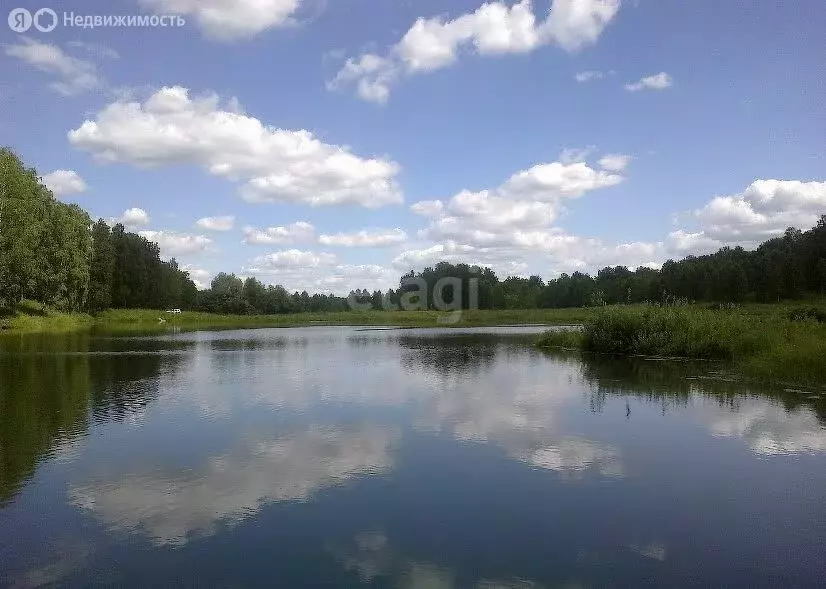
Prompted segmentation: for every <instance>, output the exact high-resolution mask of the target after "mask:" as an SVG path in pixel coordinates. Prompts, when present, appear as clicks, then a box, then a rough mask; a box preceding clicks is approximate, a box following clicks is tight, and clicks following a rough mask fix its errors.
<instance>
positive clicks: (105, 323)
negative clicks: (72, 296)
mask: <svg viewBox="0 0 826 589" xmlns="http://www.w3.org/2000/svg"><path fill="white" fill-rule="evenodd" d="M591 314H592V312H591V311H589V310H588V309H516V310H497V311H482V310H476V311H463V312H462V314H461V316H460V317H459V320H458V321H457V322H455V323H449V322H446V320H447V319H450V313H445V312H441V311H344V312H329V313H296V314H290V315H216V314H213V313H200V312H184V313H181V314H180V315H171V314H168V313H164V312H163V311H153V310H146V309H113V310H109V311H104V312H103V313H101V314H100V315H98V316H97V317H96V321H95V325H96V326H98V327H102V328H106V329H116V330H117V329H155V328H159V329H164V328H166V327H167V326H179V327H182V328H185V329H214V328H234V327H237V328H243V327H297V326H306V325H377V326H378V325H382V326H391V325H392V326H397V327H453V326H456V327H470V326H485V325H508V324H516V325H519V324H521V325H525V324H531V323H536V324H553V325H560V324H579V323H581V322H582V321H583V320H585V319H586V318H588V317H590V316H591ZM160 318H163V319H165V320H166V323H164V324H162V323H160V321H159V319H160Z"/></svg>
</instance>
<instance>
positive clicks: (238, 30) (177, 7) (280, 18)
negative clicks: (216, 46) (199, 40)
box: [141, 0, 301, 41]
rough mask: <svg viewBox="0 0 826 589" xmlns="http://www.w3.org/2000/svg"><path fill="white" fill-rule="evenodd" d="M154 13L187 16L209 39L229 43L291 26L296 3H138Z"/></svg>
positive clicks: (169, 0) (250, 0)
mask: <svg viewBox="0 0 826 589" xmlns="http://www.w3.org/2000/svg"><path fill="white" fill-rule="evenodd" d="M141 4H143V5H144V6H145V7H147V8H148V9H150V10H153V11H155V12H158V13H173V14H182V15H191V16H192V17H194V19H195V22H197V24H198V26H199V27H200V28H201V30H203V31H204V33H206V35H207V36H208V37H210V38H213V39H217V40H221V41H231V40H235V39H244V38H249V37H252V36H254V35H256V34H258V33H261V32H263V31H266V30H268V29H274V28H279V27H284V26H288V25H290V24H293V23H294V22H295V21H294V18H293V17H294V15H295V13H296V12H297V11H298V9H299V7H300V5H301V2H300V0H141Z"/></svg>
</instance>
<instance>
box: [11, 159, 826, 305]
mask: <svg viewBox="0 0 826 589" xmlns="http://www.w3.org/2000/svg"><path fill="white" fill-rule="evenodd" d="M444 277H454V278H458V279H459V280H461V283H462V285H463V288H462V290H461V296H462V307H465V308H466V307H468V306H470V305H472V303H473V302H474V301H473V299H472V298H471V292H474V293H475V296H476V304H478V307H479V308H481V309H532V308H560V307H582V306H599V305H605V304H615V303H640V302H646V301H649V302H655V301H657V302H668V301H673V300H676V299H682V300H687V301H709V302H734V303H739V302H747V301H755V302H778V301H781V300H788V299H800V298H803V297H807V296H818V295H819V296H824V293H826V215H823V216H821V218H820V221H819V222H818V224H817V226H816V227H814V228H812V229H811V230H809V231H805V232H803V231H800V230H799V229H793V228H789V229H787V230H786V232H785V234H784V235H783V236H782V237H777V238H774V239H770V240H769V241H766V242H765V243H763V244H762V245H760V247H758V248H757V249H756V250H754V251H746V250H744V249H742V248H740V247H737V248H729V247H725V248H723V249H721V250H719V251H718V252H716V253H714V254H711V255H706V256H698V257H694V256H691V257H688V258H685V259H683V260H680V261H673V260H669V261H668V262H666V263H665V264H663V266H662V268H661V269H660V270H654V269H650V268H646V267H641V268H638V269H636V271H631V270H629V269H628V268H626V267H625V266H616V267H612V268H611V267H609V268H603V269H602V270H600V271H599V272H598V273H597V275H596V276H590V275H588V274H584V273H581V272H574V273H573V274H571V275H568V274H562V275H561V276H560V277H559V278H556V279H553V280H549V281H548V282H544V281H543V280H542V279H541V278H540V277H539V276H531V277H529V278H520V277H508V278H505V279H504V280H501V279H499V278H498V277H497V276H496V274H495V273H494V272H493V271H492V270H491V269H490V268H480V267H478V266H469V265H467V264H455V265H454V264H450V263H447V262H440V263H438V264H436V265H435V266H433V267H428V268H425V269H424V270H423V271H422V272H418V273H416V272H413V271H411V272H410V273H409V274H406V275H405V276H402V277H401V278H400V280H399V288H398V289H397V290H395V291H394V290H392V289H391V290H388V291H387V292H385V293H382V292H380V291H375V292H369V291H367V290H357V291H354V292H352V293H351V296H355V298H356V299H357V300H358V301H359V302H360V303H361V305H360V306H361V307H365V306H369V307H372V308H375V309H382V308H388V307H392V308H395V307H396V306H397V305H398V303H399V300H400V298H401V297H402V295H403V294H404V293H405V291H407V290H410V289H411V288H412V287H411V283H410V279H419V281H420V282H421V281H423V282H424V283H426V284H427V285H428V290H427V292H428V293H432V292H433V287H434V285H435V284H436V283H437V281H438V280H439V279H440V278H444ZM471 280H476V281H477V282H476V283H475V286H474V288H473V289H472V288H471V287H470V285H471V282H470V281H471ZM450 296H451V295H450V293H449V292H447V293H445V296H444V298H445V299H447V302H450ZM23 299H30V300H34V301H37V302H40V303H43V304H45V305H49V306H51V307H54V308H57V309H61V310H66V311H89V312H95V311H100V310H103V309H108V308H155V309H164V308H180V309H184V310H203V311H210V312H215V313H233V314H235V313H237V314H253V313H265V314H276V313H298V312H305V311H313V312H320V311H345V310H348V309H349V308H350V305H349V303H348V299H347V298H345V297H340V296H334V295H332V294H319V293H316V294H312V295H311V294H309V293H308V292H306V291H304V292H301V293H298V292H294V293H289V292H288V291H287V290H286V289H284V288H283V287H281V286H272V285H266V286H265V285H264V284H262V283H261V282H260V281H259V280H257V279H255V278H247V279H246V280H241V279H240V278H238V277H236V276H235V275H233V274H226V273H220V274H218V275H217V276H216V277H215V278H214V279H213V280H212V283H211V285H210V288H208V289H206V290H198V289H197V288H196V286H195V283H194V282H193V281H192V279H191V278H190V276H189V274H188V273H187V272H185V271H184V270H182V269H181V268H179V267H178V264H177V262H176V261H175V260H174V259H172V260H169V261H164V260H162V259H161V257H160V249H159V247H158V245H157V244H156V243H153V242H151V241H148V240H147V239H145V238H143V237H141V236H140V235H138V234H136V233H130V232H128V231H126V230H125V229H124V227H123V225H120V224H116V225H115V226H114V227H109V226H108V225H107V224H106V222H104V221H103V220H102V219H100V220H98V221H97V222H96V223H92V220H91V218H90V216H89V214H88V213H87V212H86V211H84V210H83V209H81V208H80V207H78V206H77V205H74V204H65V203H62V202H60V201H58V200H57V199H55V197H54V195H53V194H52V193H51V191H49V189H48V188H47V187H46V186H45V185H44V184H43V183H42V181H41V179H40V177H39V176H38V174H37V172H36V171H35V170H34V169H30V168H26V167H25V166H24V164H23V163H22V162H21V161H20V159H19V158H18V157H17V156H16V155H15V154H14V153H13V152H12V151H11V150H9V149H6V148H3V149H0V310H2V309H5V310H7V311H8V310H10V309H13V308H14V307H15V306H16V305H17V304H18V303H20V301H22V300H23ZM427 306H428V307H430V308H433V306H434V301H433V300H432V296H431V297H430V298H429V299H428V300H427Z"/></svg>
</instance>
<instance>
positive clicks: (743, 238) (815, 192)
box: [668, 180, 826, 255]
mask: <svg viewBox="0 0 826 589" xmlns="http://www.w3.org/2000/svg"><path fill="white" fill-rule="evenodd" d="M824 211H826V182H801V181H798V180H755V181H754V182H752V183H751V185H749V186H748V187H747V188H746V189H745V190H744V191H743V192H741V193H739V194H734V195H730V196H718V197H715V198H713V199H712V200H711V201H709V202H708V203H707V204H706V205H705V206H703V207H701V208H699V209H696V210H694V211H691V212H690V213H689V215H688V217H689V219H690V220H692V221H693V222H694V223H695V225H696V227H694V228H689V229H686V228H681V229H678V230H677V231H673V232H672V233H671V234H670V235H669V240H668V243H669V246H670V249H671V250H672V251H674V252H675V253H679V254H683V255H687V254H704V253H710V252H713V251H716V250H717V249H719V248H721V247H723V246H724V245H740V246H743V247H746V248H749V247H756V246H757V245H759V244H760V243H761V242H763V241H765V240H767V239H771V238H772V237H778V236H780V235H782V234H783V232H784V231H785V230H786V229H787V228H788V227H797V228H799V229H803V230H807V229H810V228H811V227H814V226H815V225H816V224H817V221H818V219H819V218H820V215H821V214H823V213H824Z"/></svg>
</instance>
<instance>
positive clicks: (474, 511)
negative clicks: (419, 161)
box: [0, 327, 826, 588]
mask: <svg viewBox="0 0 826 589" xmlns="http://www.w3.org/2000/svg"><path fill="white" fill-rule="evenodd" d="M537 330H538V328H533V329H517V328H500V329H476V330H461V331H460V330H365V329H358V328H340V327H339V328H325V327H315V328H306V329H266V330H248V331H223V332H212V333H210V332H199V333H179V334H170V335H165V336H154V337H129V338H114V337H102V336H89V335H77V336H64V337H57V336H40V337H37V336H29V337H10V338H9V337H5V336H4V337H1V338H0V585H3V586H12V587H31V586H40V585H52V584H55V585H59V586H77V587H85V586H90V585H113V584H114V585H124V584H126V585H164V586H168V585H170V584H184V585H220V586H233V587H244V586H263V587H288V588H291V587H315V586H330V587H335V586H341V587H356V586H372V587H387V586H390V587H438V588H441V587H445V588H447V587H557V586H564V587H604V586H646V585H649V586H667V587H686V586H714V587H722V586H729V587H737V586H739V587H758V586H764V587H807V586H808V587H816V586H824V585H826V564H825V561H824V555H826V429H824V423H826V421H825V420H826V398H824V397H823V396H819V395H818V394H817V393H806V392H805V391H804V392H788V391H784V390H783V388H782V387H775V388H767V389H765V390H757V389H755V388H753V387H752V388H749V387H747V386H745V385H743V384H740V383H736V382H727V381H725V380H720V379H718V378H714V377H713V375H711V376H709V371H710V370H711V368H712V367H711V366H709V365H693V366H692V365H687V364H674V363H662V362H653V361H639V360H638V361H629V360H610V359H606V358H595V357H591V358H588V357H586V358H582V357H579V356H575V355H547V354H543V353H540V352H538V351H536V350H534V349H532V348H531V347H530V346H528V345H527V344H528V343H529V341H530V337H531V336H530V332H536V331H537Z"/></svg>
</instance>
